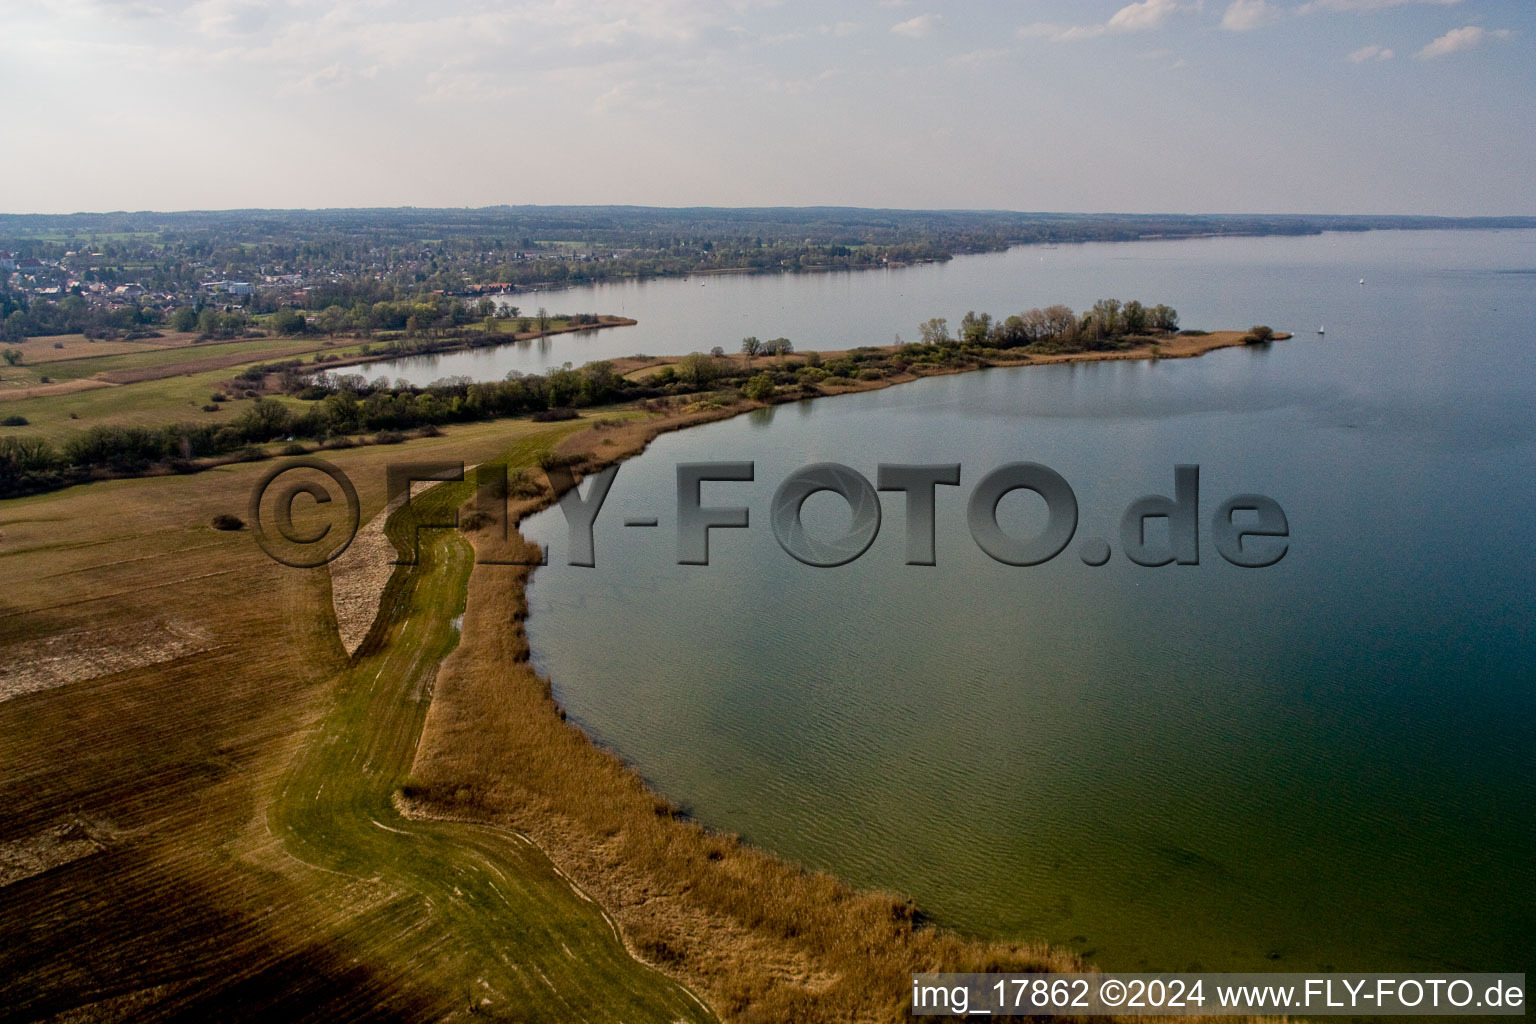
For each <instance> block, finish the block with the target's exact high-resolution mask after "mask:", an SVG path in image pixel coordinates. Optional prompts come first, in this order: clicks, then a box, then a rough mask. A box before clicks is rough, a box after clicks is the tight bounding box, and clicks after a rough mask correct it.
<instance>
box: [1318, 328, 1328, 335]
mask: <svg viewBox="0 0 1536 1024" xmlns="http://www.w3.org/2000/svg"><path fill="white" fill-rule="evenodd" d="M1317 333H1318V334H1327V333H1328V332H1327V331H1325V330H1323V328H1322V327H1321V326H1319V327H1318V328H1317Z"/></svg>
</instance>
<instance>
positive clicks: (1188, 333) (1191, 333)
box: [1179, 329, 1211, 338]
mask: <svg viewBox="0 0 1536 1024" xmlns="http://www.w3.org/2000/svg"><path fill="white" fill-rule="evenodd" d="M1209 333H1211V332H1210V331H1197V330H1193V329H1191V330H1185V331H1180V332H1179V337H1181V338H1203V337H1205V336H1206V335H1207V334H1209Z"/></svg>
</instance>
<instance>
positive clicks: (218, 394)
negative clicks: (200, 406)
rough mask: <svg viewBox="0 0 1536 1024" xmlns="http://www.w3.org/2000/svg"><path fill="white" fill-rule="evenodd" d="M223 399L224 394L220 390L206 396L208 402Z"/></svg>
mask: <svg viewBox="0 0 1536 1024" xmlns="http://www.w3.org/2000/svg"><path fill="white" fill-rule="evenodd" d="M225 400H226V396H225V394H224V392H222V391H215V392H214V393H213V394H211V395H209V396H208V401H210V402H223V401H225Z"/></svg>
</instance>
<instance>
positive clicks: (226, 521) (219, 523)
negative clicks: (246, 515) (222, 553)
mask: <svg viewBox="0 0 1536 1024" xmlns="http://www.w3.org/2000/svg"><path fill="white" fill-rule="evenodd" d="M213 528H214V529H215V530H243V529H245V520H243V519H241V518H240V517H239V516H232V515H230V514H229V513H227V512H220V513H219V514H218V515H216V516H214V517H213Z"/></svg>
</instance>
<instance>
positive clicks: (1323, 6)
mask: <svg viewBox="0 0 1536 1024" xmlns="http://www.w3.org/2000/svg"><path fill="white" fill-rule="evenodd" d="M1459 3H1461V0H1308V2H1307V3H1304V4H1302V5H1301V7H1300V8H1298V10H1299V11H1300V12H1301V13H1302V14H1311V13H1312V12H1313V11H1379V10H1382V9H1384V8H1387V7H1408V6H1410V5H1415V4H1419V5H1432V6H1435V7H1453V6H1455V5H1456V4H1459Z"/></svg>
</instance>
